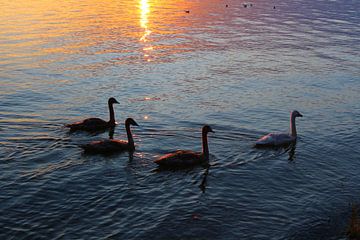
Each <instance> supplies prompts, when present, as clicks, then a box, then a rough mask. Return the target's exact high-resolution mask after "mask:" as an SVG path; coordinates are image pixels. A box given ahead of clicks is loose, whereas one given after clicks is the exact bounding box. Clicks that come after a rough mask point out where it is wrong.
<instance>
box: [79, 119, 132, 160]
mask: <svg viewBox="0 0 360 240" xmlns="http://www.w3.org/2000/svg"><path fill="white" fill-rule="evenodd" d="M130 125H134V126H139V125H138V124H137V123H136V122H135V121H134V119H132V118H128V119H126V121H125V129H126V133H127V138H128V141H124V140H116V139H107V140H102V141H93V142H91V143H89V144H85V145H82V146H81V147H82V148H83V149H84V152H85V153H93V154H97V153H100V154H109V153H115V152H122V151H134V150H135V144H134V140H133V137H132V134H131V130H130Z"/></svg>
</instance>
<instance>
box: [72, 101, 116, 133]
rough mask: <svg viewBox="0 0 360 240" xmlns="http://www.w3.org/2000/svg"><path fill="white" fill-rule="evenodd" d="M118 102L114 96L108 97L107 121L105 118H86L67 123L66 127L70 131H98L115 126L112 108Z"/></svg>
mask: <svg viewBox="0 0 360 240" xmlns="http://www.w3.org/2000/svg"><path fill="white" fill-rule="evenodd" d="M115 103H119V102H118V101H116V99H115V98H109V100H108V105H109V114H110V120H109V121H108V122H107V121H105V120H102V119H100V118H87V119H85V120H83V121H80V122H75V123H71V124H67V125H66V127H68V128H70V131H77V130H82V131H88V132H91V131H99V130H104V129H107V128H110V127H115V125H116V122H115V116H114V108H113V104H115Z"/></svg>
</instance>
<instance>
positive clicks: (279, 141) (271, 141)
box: [255, 110, 303, 147]
mask: <svg viewBox="0 0 360 240" xmlns="http://www.w3.org/2000/svg"><path fill="white" fill-rule="evenodd" d="M302 116H303V115H302V114H301V113H299V112H298V111H296V110H294V111H292V112H291V114H290V134H289V133H269V134H268V135H265V136H263V137H261V138H260V139H259V140H257V141H256V143H255V147H276V146H282V145H287V144H290V143H292V142H294V141H296V137H297V134H296V125H295V118H297V117H302Z"/></svg>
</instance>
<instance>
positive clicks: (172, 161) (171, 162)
mask: <svg viewBox="0 0 360 240" xmlns="http://www.w3.org/2000/svg"><path fill="white" fill-rule="evenodd" d="M204 161H205V158H204V155H203V154H202V153H198V152H193V151H188V150H178V151H175V152H172V153H168V154H166V155H164V156H162V157H160V158H158V159H156V160H155V161H154V162H155V163H157V164H159V165H160V166H162V167H172V168H184V167H191V166H194V165H197V164H201V163H202V162H204Z"/></svg>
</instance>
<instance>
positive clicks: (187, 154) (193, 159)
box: [154, 125, 213, 168]
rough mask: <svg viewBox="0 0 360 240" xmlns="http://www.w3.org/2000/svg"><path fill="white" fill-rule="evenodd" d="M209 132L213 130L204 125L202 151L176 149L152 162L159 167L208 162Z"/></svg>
mask: <svg viewBox="0 0 360 240" xmlns="http://www.w3.org/2000/svg"><path fill="white" fill-rule="evenodd" d="M209 132H213V130H212V129H211V127H210V126H208V125H205V126H204V127H203V128H202V152H193V151H189V150H177V151H175V152H172V153H168V154H166V155H164V156H162V157H160V158H158V159H156V160H155V161H154V162H155V163H156V164H158V165H159V166H160V167H165V168H186V167H191V166H195V165H199V164H202V163H206V162H208V161H209V147H208V141H207V135H208V133H209Z"/></svg>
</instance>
